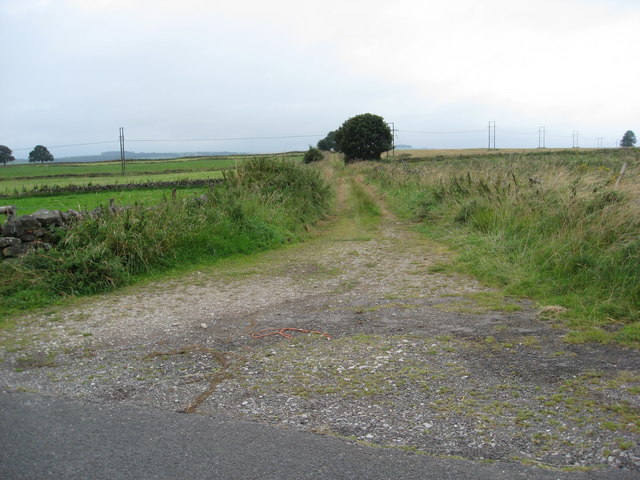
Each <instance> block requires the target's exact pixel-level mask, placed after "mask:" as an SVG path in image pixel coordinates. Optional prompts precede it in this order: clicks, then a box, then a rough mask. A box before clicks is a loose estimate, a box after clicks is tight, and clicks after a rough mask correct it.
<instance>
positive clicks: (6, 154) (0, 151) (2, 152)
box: [0, 145, 15, 165]
mask: <svg viewBox="0 0 640 480" xmlns="http://www.w3.org/2000/svg"><path fill="white" fill-rule="evenodd" d="M12 153H13V152H12V151H11V149H10V148H9V147H5V146H4V145H0V162H2V164H3V165H6V164H7V162H13V161H14V160H15V158H14V157H13V155H12Z"/></svg>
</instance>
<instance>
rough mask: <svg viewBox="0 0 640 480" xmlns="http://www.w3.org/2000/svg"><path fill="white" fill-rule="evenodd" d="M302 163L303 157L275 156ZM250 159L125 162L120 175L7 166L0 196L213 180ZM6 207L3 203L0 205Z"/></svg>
mask: <svg viewBox="0 0 640 480" xmlns="http://www.w3.org/2000/svg"><path fill="white" fill-rule="evenodd" d="M283 156H286V157H287V158H291V159H293V160H298V161H300V160H302V154H286V155H278V156H277V158H281V157H283ZM248 158H252V157H251V156H233V157H198V158H175V159H168V160H132V161H127V164H126V172H125V174H122V171H121V168H122V167H121V164H120V162H119V161H111V162H93V163H64V164H56V163H55V162H53V163H51V164H31V165H7V166H3V167H0V195H11V196H13V195H22V194H25V193H26V194H28V193H29V192H31V191H33V190H34V189H35V188H36V187H42V186H45V185H46V186H59V187H65V186H68V185H112V184H116V185H120V184H126V183H144V182H149V181H151V182H162V181H175V180H185V179H215V178H220V177H222V171H223V170H225V169H229V168H235V167H237V166H238V165H239V164H241V163H242V162H244V161H246V160H247V159H248ZM2 203H6V199H5V200H3V201H2Z"/></svg>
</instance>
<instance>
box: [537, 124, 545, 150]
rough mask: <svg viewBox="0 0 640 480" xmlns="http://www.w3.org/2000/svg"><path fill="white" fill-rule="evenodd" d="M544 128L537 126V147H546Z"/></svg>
mask: <svg viewBox="0 0 640 480" xmlns="http://www.w3.org/2000/svg"><path fill="white" fill-rule="evenodd" d="M545 137H546V130H545V128H544V127H538V148H546V147H547V143H546V138H545Z"/></svg>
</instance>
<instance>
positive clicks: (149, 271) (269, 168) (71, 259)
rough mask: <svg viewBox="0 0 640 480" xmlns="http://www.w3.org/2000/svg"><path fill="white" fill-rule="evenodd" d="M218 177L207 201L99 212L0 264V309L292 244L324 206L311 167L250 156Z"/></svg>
mask: <svg viewBox="0 0 640 480" xmlns="http://www.w3.org/2000/svg"><path fill="white" fill-rule="evenodd" d="M225 177H226V178H225V180H226V181H225V182H224V183H223V184H222V185H220V186H217V187H215V188H214V189H213V190H211V191H210V192H209V195H208V200H207V201H204V202H202V201H196V200H195V199H192V200H185V201H175V202H173V201H170V200H169V201H164V202H160V203H159V204H158V205H156V206H154V207H152V208H149V207H145V206H143V205H136V206H134V207H132V208H129V209H127V210H126V211H124V212H122V213H117V214H110V213H107V212H105V214H104V215H102V216H101V217H100V218H97V219H92V220H87V221H84V222H81V223H79V224H77V225H76V226H75V227H74V228H72V229H70V230H69V231H67V232H63V231H61V232H59V234H60V241H59V242H58V244H57V246H56V247H55V248H54V249H53V250H51V251H49V252H46V253H40V254H32V255H28V256H26V257H24V258H23V259H21V260H20V261H17V262H13V261H11V262H8V261H5V262H2V263H0V315H6V314H9V313H13V312H17V311H21V310H27V309H30V308H34V307H39V306H44V305H47V304H51V303H54V302H56V301H59V300H60V299H62V298H64V297H68V296H78V295H85V294H93V293H98V292H103V291H107V290H110V289H113V288H116V287H119V286H122V285H126V284H130V283H132V282H133V281H135V280H136V279H140V278H144V277H145V276H149V275H154V274H157V273H158V272H159V271H166V270H170V269H175V268H184V266H185V265H193V264H201V263H207V262H212V261H215V260H218V259H221V258H225V257H229V256H233V255H238V254H247V253H251V252H255V251H259V250H265V249H268V248H272V247H275V246H277V245H280V244H283V243H286V242H290V241H294V240H297V239H299V238H300V236H301V232H302V231H303V228H304V226H305V225H306V224H311V223H313V222H315V221H316V220H318V219H319V218H320V217H321V216H322V215H324V213H325V212H326V211H327V209H328V207H329V203H330V196H331V191H330V188H329V186H328V185H327V183H326V182H325V181H323V179H322V178H321V175H320V173H319V172H318V171H317V170H316V169H314V168H312V167H306V166H301V165H299V164H296V163H294V162H291V161H285V160H276V159H265V158H256V159H251V160H247V161H246V162H244V163H243V164H242V165H241V166H240V167H239V168H238V169H237V170H233V171H229V172H226V173H225Z"/></svg>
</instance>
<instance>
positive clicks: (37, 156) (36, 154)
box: [29, 145, 53, 163]
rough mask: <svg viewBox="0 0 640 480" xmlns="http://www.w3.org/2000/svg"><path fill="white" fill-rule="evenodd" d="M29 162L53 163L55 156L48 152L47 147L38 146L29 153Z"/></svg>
mask: <svg viewBox="0 0 640 480" xmlns="http://www.w3.org/2000/svg"><path fill="white" fill-rule="evenodd" d="M29 162H40V163H44V162H53V155H51V152H49V150H47V147H44V146H42V145H36V146H35V148H34V149H33V150H31V152H30V153H29Z"/></svg>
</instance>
